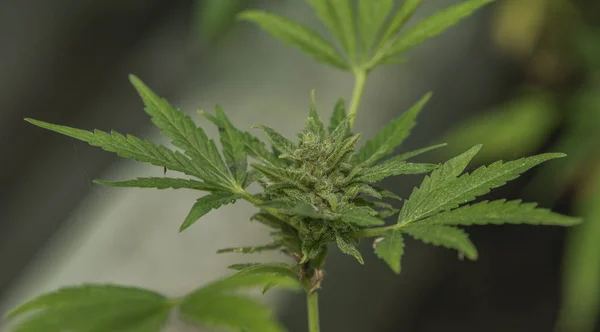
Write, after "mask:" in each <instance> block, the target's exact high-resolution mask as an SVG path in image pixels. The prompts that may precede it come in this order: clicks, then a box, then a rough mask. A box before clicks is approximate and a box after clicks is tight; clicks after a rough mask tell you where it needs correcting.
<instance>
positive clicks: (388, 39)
mask: <svg viewBox="0 0 600 332" xmlns="http://www.w3.org/2000/svg"><path fill="white" fill-rule="evenodd" d="M422 2H423V0H405V1H403V2H402V7H400V9H399V10H398V11H397V12H396V13H395V14H394V16H393V17H392V19H391V20H390V23H389V24H388V26H387V29H386V30H385V32H384V33H383V34H382V35H381V39H380V42H379V44H378V46H377V51H380V50H382V49H383V48H384V47H386V46H388V47H389V46H391V45H392V43H393V41H394V37H396V35H398V32H400V29H402V27H403V26H404V24H406V22H407V21H408V19H410V17H411V16H412V15H413V14H414V13H415V11H416V10H417V9H418V8H419V7H420V6H421V3H422Z"/></svg>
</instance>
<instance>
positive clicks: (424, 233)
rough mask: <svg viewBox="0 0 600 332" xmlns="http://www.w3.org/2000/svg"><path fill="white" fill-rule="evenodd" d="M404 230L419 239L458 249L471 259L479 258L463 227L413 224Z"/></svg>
mask: <svg viewBox="0 0 600 332" xmlns="http://www.w3.org/2000/svg"><path fill="white" fill-rule="evenodd" d="M402 230H403V231H404V232H405V233H407V234H408V235H410V236H412V237H414V238H415V239H417V240H421V241H423V242H425V243H429V244H433V245H436V246H443V247H446V248H450V249H455V250H458V251H459V252H461V253H464V254H465V256H466V257H467V258H469V259H470V260H476V259H477V255H478V254H477V249H476V248H475V245H474V244H473V243H472V242H471V240H469V236H468V235H467V233H465V232H464V231H463V230H462V229H458V228H456V227H451V226H444V225H421V224H412V225H410V226H407V227H404V228H402Z"/></svg>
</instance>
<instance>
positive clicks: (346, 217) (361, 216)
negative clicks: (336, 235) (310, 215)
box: [336, 204, 385, 227]
mask: <svg viewBox="0 0 600 332" xmlns="http://www.w3.org/2000/svg"><path fill="white" fill-rule="evenodd" d="M336 213H338V214H339V215H340V218H341V219H342V221H344V222H347V223H351V224H354V225H357V226H365V227H368V226H378V225H383V224H384V223H385V222H384V221H383V220H381V219H379V218H378V217H376V216H374V215H373V214H377V212H376V211H374V210H373V209H371V208H369V207H367V206H356V205H350V204H348V205H344V206H342V207H341V208H339V209H338V210H337V211H336Z"/></svg>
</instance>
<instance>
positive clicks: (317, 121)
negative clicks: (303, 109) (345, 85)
mask: <svg viewBox="0 0 600 332" xmlns="http://www.w3.org/2000/svg"><path fill="white" fill-rule="evenodd" d="M310 100H311V102H310V113H309V119H312V121H311V126H314V128H312V131H313V132H314V133H315V134H316V135H317V136H318V137H319V138H320V139H324V138H325V125H324V124H323V122H322V121H321V118H320V117H319V113H318V112H317V106H316V102H315V90H313V91H312V93H311V98H310ZM307 127H308V128H309V129H310V126H308V125H307Z"/></svg>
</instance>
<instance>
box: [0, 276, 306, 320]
mask: <svg viewBox="0 0 600 332" xmlns="http://www.w3.org/2000/svg"><path fill="white" fill-rule="evenodd" d="M266 286H269V288H272V287H275V286H276V287H282V288H288V289H297V288H298V287H299V285H298V282H297V281H296V280H295V275H294V274H293V273H288V274H284V273H280V272H278V271H275V270H267V269H264V268H263V269H258V268H257V267H251V268H247V269H242V270H241V271H240V272H238V273H236V274H234V275H233V276H231V277H229V278H225V279H222V280H218V281H216V282H213V283H211V284H208V285H206V286H204V287H202V288H200V289H198V290H196V291H194V292H192V293H190V294H189V295H186V296H184V297H183V298H168V297H166V296H164V295H161V294H159V293H156V292H153V291H149V290H145V289H139V288H133V287H124V286H114V285H83V286H79V287H69V288H64V289H60V290H58V291H56V292H53V293H49V294H46V295H42V296H40V297H37V298H35V299H33V300H31V301H29V302H26V303H24V304H22V305H20V306H18V307H17V308H15V309H14V310H12V311H11V312H9V313H8V314H7V318H8V319H10V320H11V321H14V324H13V326H12V331H15V332H29V331H48V332H62V331H98V332H104V331H122V332H160V331H162V329H163V327H164V326H165V325H166V323H167V321H168V320H169V317H170V316H171V314H172V312H173V311H177V313H178V315H179V316H180V317H181V318H182V319H184V320H186V321H189V322H192V323H194V324H199V325H204V326H217V327H225V328H228V329H229V330H231V331H239V330H240V329H243V330H245V331H248V332H262V331H273V332H279V331H283V328H282V327H281V325H280V324H279V323H277V322H276V321H275V320H274V318H273V315H272V314H271V313H270V311H269V310H268V309H267V308H266V307H265V306H264V305H262V304H260V303H258V302H256V301H255V300H254V299H252V298H250V297H248V296H245V295H240V294H239V291H240V290H242V289H246V288H255V287H263V288H264V287H266Z"/></svg>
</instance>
